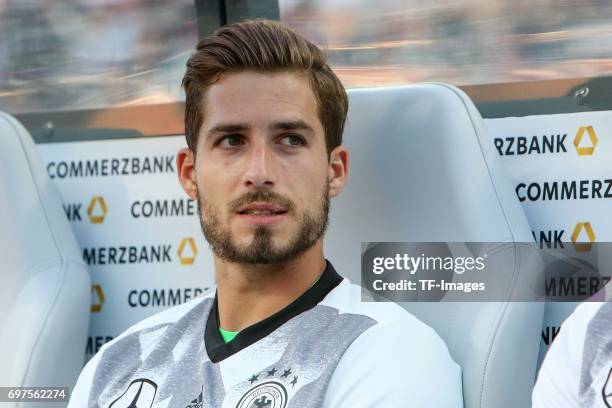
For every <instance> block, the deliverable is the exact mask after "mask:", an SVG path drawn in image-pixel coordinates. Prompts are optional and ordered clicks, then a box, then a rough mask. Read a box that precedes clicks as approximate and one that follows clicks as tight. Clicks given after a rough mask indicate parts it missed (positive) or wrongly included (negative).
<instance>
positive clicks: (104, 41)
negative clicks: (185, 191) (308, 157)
mask: <svg viewBox="0 0 612 408" xmlns="http://www.w3.org/2000/svg"><path fill="white" fill-rule="evenodd" d="M252 17H266V18H274V19H280V20H281V21H284V22H286V23H288V24H289V25H290V26H292V27H293V28H295V29H296V30H297V31H298V32H300V33H302V34H303V35H305V36H306V37H307V38H309V39H310V40H312V41H314V42H315V43H317V44H319V45H321V46H322V47H324V48H325V49H326V50H327V52H328V55H329V61H330V63H331V65H332V67H333V68H334V69H335V71H336V72H337V73H338V75H339V77H340V78H341V80H342V81H343V83H344V84H345V85H346V86H347V87H349V88H351V87H364V86H382V85H390V84H407V83H412V82H417V81H443V82H448V83H451V84H455V85H459V86H464V87H469V86H473V85H482V84H506V83H523V84H525V83H529V82H532V81H536V82H538V83H539V84H540V88H544V89H545V88H546V82H544V83H543V84H544V86H542V81H550V80H562V79H573V78H578V79H584V78H598V77H603V76H606V75H609V74H610V73H611V71H612V3H610V1H607V0H513V1H507V0H436V1H427V0H377V1H371V0H278V1H272V0H259V1H254V0H251V1H249V0H226V1H221V0H214V1H213V0H195V1H194V0H173V1H161V0H56V1H48V0H0V110H4V111H7V112H10V113H13V114H24V113H36V112H56V111H74V110H88V109H101V108H107V107H125V106H143V105H152V104H165V103H173V102H177V101H182V100H183V98H184V96H183V93H182V90H181V88H180V81H181V78H182V75H183V73H184V70H185V61H186V60H187V58H188V56H189V55H190V54H191V53H192V51H193V50H194V48H195V44H196V43H197V40H198V37H201V36H203V35H205V34H207V33H209V32H211V31H213V30H214V29H215V28H216V27H218V26H220V25H222V24H224V23H227V22H232V21H238V20H241V19H243V18H252ZM578 82H579V81H578ZM565 88H567V86H566V87H565ZM497 89H501V88H497ZM521 89H530V88H528V87H527V88H525V87H523V88H521ZM532 89H535V88H532ZM565 90H567V89H565ZM520 92H525V91H519V93H520ZM468 93H469V92H468ZM501 93H502V92H497V94H498V95H500V94H501ZM544 94H545V92H544ZM557 94H559V92H557ZM557 96H559V95H557ZM489 100H496V98H495V97H489ZM476 101H477V102H478V97H476ZM26 119H27V118H26ZM25 122H26V123H27V122H28V121H27V120H25Z"/></svg>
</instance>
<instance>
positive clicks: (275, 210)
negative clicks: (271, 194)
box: [238, 202, 287, 217]
mask: <svg viewBox="0 0 612 408" xmlns="http://www.w3.org/2000/svg"><path fill="white" fill-rule="evenodd" d="M286 212H287V208H286V207H285V206H282V205H279V204H274V203H266V202H254V203H250V204H246V205H244V206H242V207H240V208H239V209H238V214H240V215H253V216H268V217H269V216H274V215H281V214H285V213H286Z"/></svg>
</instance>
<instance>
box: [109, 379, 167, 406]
mask: <svg viewBox="0 0 612 408" xmlns="http://www.w3.org/2000/svg"><path fill="white" fill-rule="evenodd" d="M156 393H157V384H155V383H154V382H153V381H151V380H149V379H148V378H139V379H137V380H134V381H132V382H131V383H130V385H129V386H128V387H127V390H125V391H124V393H123V394H121V396H120V397H119V398H117V399H116V400H114V401H113V402H111V404H110V405H109V406H108V408H151V407H152V406H153V401H155V394H156Z"/></svg>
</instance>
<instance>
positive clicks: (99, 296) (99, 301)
mask: <svg viewBox="0 0 612 408" xmlns="http://www.w3.org/2000/svg"><path fill="white" fill-rule="evenodd" d="M91 295H92V299H91V313H99V312H100V311H101V310H102V305H103V304H104V299H105V298H104V291H103V290H102V286H100V285H91Z"/></svg>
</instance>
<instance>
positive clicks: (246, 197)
mask: <svg viewBox="0 0 612 408" xmlns="http://www.w3.org/2000/svg"><path fill="white" fill-rule="evenodd" d="M258 201H265V202H267V203H272V204H277V205H282V206H283V207H285V208H286V209H287V212H293V210H294V209H295V204H293V201H291V200H290V199H289V198H287V197H285V196H283V195H281V194H278V193H275V192H272V191H266V190H262V191H249V192H248V193H245V194H243V195H241V196H240V197H238V198H236V199H234V200H232V201H230V203H229V209H230V211H231V212H238V210H239V209H240V207H242V206H244V205H247V204H250V203H254V202H258Z"/></svg>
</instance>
